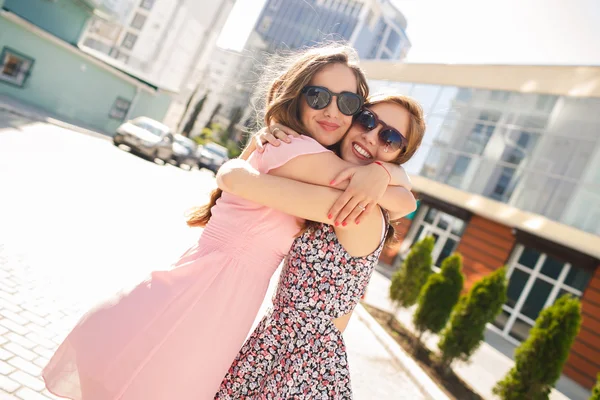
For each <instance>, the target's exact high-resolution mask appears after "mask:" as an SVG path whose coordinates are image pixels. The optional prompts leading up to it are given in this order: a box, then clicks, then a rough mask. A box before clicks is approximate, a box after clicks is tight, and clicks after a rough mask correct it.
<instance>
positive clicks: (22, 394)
mask: <svg viewBox="0 0 600 400" xmlns="http://www.w3.org/2000/svg"><path fill="white" fill-rule="evenodd" d="M16 395H17V397H18V398H19V399H22V400H48V399H49V397H46V396H44V395H43V394H41V393H38V392H35V391H33V390H31V389H29V388H27V387H24V388H21V389H19V391H18V392H17V393H16Z"/></svg>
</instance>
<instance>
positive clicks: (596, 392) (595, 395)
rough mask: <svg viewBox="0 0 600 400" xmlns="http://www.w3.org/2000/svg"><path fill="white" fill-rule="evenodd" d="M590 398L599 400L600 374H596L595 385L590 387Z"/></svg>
mask: <svg viewBox="0 0 600 400" xmlns="http://www.w3.org/2000/svg"><path fill="white" fill-rule="evenodd" d="M590 400H600V374H598V381H597V382H596V386H594V388H593V389H592V396H591V397H590Z"/></svg>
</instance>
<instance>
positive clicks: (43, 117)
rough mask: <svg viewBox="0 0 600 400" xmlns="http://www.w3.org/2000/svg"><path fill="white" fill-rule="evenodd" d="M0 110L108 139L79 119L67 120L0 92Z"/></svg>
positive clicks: (105, 135)
mask: <svg viewBox="0 0 600 400" xmlns="http://www.w3.org/2000/svg"><path fill="white" fill-rule="evenodd" d="M0 111H2V112H7V113H11V114H15V115H18V116H20V117H23V118H26V119H30V120H32V121H39V122H46V123H49V124H52V125H56V126H59V127H61V128H65V129H70V130H72V131H76V132H79V133H83V134H86V135H90V136H93V137H96V138H100V139H105V140H110V138H111V137H110V135H109V134H107V133H106V132H101V131H99V130H98V129H95V128H92V127H86V126H85V124H83V123H82V122H80V121H68V120H67V119H65V118H63V117H60V116H57V115H53V114H51V113H49V112H47V111H45V110H42V109H41V108H38V107H35V106H32V105H29V104H26V103H23V102H21V101H19V100H17V99H14V98H12V97H8V96H5V95H1V94H0Z"/></svg>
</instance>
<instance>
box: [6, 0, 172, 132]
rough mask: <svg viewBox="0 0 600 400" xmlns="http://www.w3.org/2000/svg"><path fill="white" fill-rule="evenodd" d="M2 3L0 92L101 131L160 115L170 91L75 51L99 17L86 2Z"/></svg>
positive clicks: (13, 0) (23, 0) (38, 0)
mask: <svg viewBox="0 0 600 400" xmlns="http://www.w3.org/2000/svg"><path fill="white" fill-rule="evenodd" d="M3 3H4V4H3V6H2V9H1V10H0V43H2V44H1V45H0V60H1V61H2V62H1V63H0V65H1V69H0V95H4V96H9V97H11V98H14V99H16V100H18V101H20V102H24V103H27V104H30V105H33V106H35V107H38V108H41V109H43V110H44V111H46V112H48V113H50V114H51V115H54V116H56V117H58V118H61V119H65V120H67V121H70V122H72V123H76V124H80V125H83V126H86V127H89V128H92V129H95V130H98V131H101V132H104V133H107V134H112V133H113V132H114V131H115V130H116V128H117V127H118V126H119V125H120V124H121V123H122V122H123V121H124V120H125V119H127V118H133V117H135V116H139V115H146V116H148V117H151V118H154V119H158V120H161V119H162V118H164V115H165V113H166V111H167V109H168V107H169V105H170V103H171V96H172V95H173V93H172V92H170V91H167V90H163V89H161V88H160V87H158V86H156V85H154V84H152V83H149V82H147V81H145V80H143V79H140V78H139V77H136V76H134V75H132V74H130V73H125V72H124V71H122V70H120V69H118V68H115V67H113V66H110V65H107V64H106V63H105V62H103V61H102V60H100V59H98V58H96V57H93V56H91V55H89V54H87V53H85V52H83V51H82V50H80V49H79V48H78V47H76V44H77V43H78V42H79V39H80V37H81V34H82V32H83V31H84V30H85V27H86V26H87V24H88V21H89V20H90V19H91V18H93V17H94V16H98V15H102V14H101V13H100V12H99V11H98V10H97V9H96V8H95V7H94V6H93V4H92V3H91V2H90V4H88V3H87V2H84V1H79V0H78V1H74V0H56V1H55V2H48V1H44V0H5V1H4V2H3Z"/></svg>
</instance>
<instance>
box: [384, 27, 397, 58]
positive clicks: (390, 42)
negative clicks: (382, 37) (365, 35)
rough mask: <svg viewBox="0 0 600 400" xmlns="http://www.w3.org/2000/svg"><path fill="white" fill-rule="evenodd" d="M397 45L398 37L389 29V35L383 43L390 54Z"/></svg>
mask: <svg viewBox="0 0 600 400" xmlns="http://www.w3.org/2000/svg"><path fill="white" fill-rule="evenodd" d="M398 44H400V35H399V34H398V32H396V30H395V29H392V28H390V34H389V36H388V39H387V41H386V42H385V47H387V48H388V49H389V50H390V51H391V52H394V51H395V50H396V48H397V47H398Z"/></svg>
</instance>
